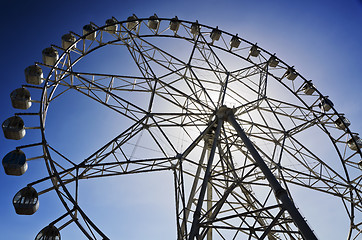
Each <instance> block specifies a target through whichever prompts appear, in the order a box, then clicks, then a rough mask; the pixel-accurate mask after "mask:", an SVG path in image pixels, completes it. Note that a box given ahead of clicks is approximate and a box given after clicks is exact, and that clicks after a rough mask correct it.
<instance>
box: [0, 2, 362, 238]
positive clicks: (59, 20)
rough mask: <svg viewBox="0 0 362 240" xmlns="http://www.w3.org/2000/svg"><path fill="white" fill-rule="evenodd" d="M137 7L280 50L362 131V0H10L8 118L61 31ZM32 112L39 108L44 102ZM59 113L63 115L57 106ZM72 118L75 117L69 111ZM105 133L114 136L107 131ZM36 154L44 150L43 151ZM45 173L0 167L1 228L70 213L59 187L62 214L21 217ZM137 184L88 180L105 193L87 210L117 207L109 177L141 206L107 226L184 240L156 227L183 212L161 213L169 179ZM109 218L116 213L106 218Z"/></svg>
mask: <svg viewBox="0 0 362 240" xmlns="http://www.w3.org/2000/svg"><path fill="white" fill-rule="evenodd" d="M133 13H134V14H136V15H137V16H138V17H148V16H151V15H153V14H154V13H157V15H158V16H159V17H174V16H175V15H177V16H178V17H179V18H180V19H185V20H190V21H194V20H198V21H199V22H200V23H203V24H206V25H209V26H215V27H216V26H218V27H219V28H220V29H222V30H224V31H227V32H230V33H238V34H239V36H241V37H243V38H245V39H247V40H249V41H251V42H257V43H258V45H259V46H261V47H262V48H264V49H266V50H268V51H270V52H275V53H277V56H278V57H279V58H281V59H282V60H284V61H285V62H287V63H288V64H290V65H294V66H295V68H296V69H297V71H298V72H300V73H301V74H302V75H303V76H304V77H306V78H308V79H312V80H313V83H314V84H315V85H316V86H317V88H318V89H319V90H320V91H321V92H322V93H324V94H325V95H328V96H329V97H330V99H331V100H332V101H333V103H334V104H335V108H336V109H337V110H338V111H339V112H342V113H345V114H346V116H347V117H348V119H349V120H350V121H351V122H352V125H351V129H352V131H354V132H359V133H362V121H361V118H362V107H361V104H360V101H359V100H360V97H361V89H362V79H361V76H362V64H361V54H362V44H361V43H362V28H361V26H362V1H358V0H346V1H337V0H329V1H327V0H314V1H313V0H305V1H287V0H276V1H268V0H260V1H244V0H239V1H237V0H224V1H216V0H209V1H196V0H195V1H189V0H186V1H182V2H181V1H179V2H176V1H158V0H154V1H144V0H141V1H137V2H135V1H119V2H118V1H109V0H103V1H94V0H90V1H87V2H86V3H85V2H84V3H81V2H76V1H68V0H64V1H49V0H48V1H3V2H2V6H1V9H0V19H1V22H2V37H1V40H0V50H1V58H0V70H1V73H2V76H1V78H0V81H1V88H0V91H1V94H0V101H1V108H0V114H1V119H2V120H1V121H3V120H5V119H6V118H7V117H10V116H12V115H13V113H15V112H18V111H16V110H14V109H12V107H11V103H10V98H9V95H10V92H11V91H12V90H14V89H15V88H18V87H20V86H21V84H24V83H25V79H24V72H23V71H24V69H25V68H26V67H27V66H28V65H31V64H33V62H34V61H41V51H42V50H43V49H44V48H46V47H48V46H49V45H50V44H57V45H60V38H61V36H62V35H63V34H65V33H67V32H68V31H74V32H76V33H79V34H80V33H81V29H82V26H83V25H85V24H87V23H89V22H90V21H92V22H94V23H96V24H98V25H103V23H104V21H105V20H106V19H108V18H110V17H111V16H114V17H116V18H117V19H118V20H123V19H126V18H127V17H128V16H130V15H132V14H133ZM69 104H71V103H70V102H64V103H62V104H59V106H58V107H59V108H66V107H67V108H68V105H69ZM80 104H81V103H80ZM37 106H38V105H37ZM78 107H81V105H79V106H78ZM32 110H33V111H35V110H34V108H33V109H32ZM63 110H64V109H63ZM51 111H54V112H56V110H55V109H54V110H53V109H52V110H51ZM69 111H70V112H72V111H73V112H77V106H74V107H72V108H70V109H69ZM96 112H97V109H90V110H89V112H87V114H94V113H96ZM108 117H111V116H108ZM24 120H29V121H28V122H26V123H29V122H30V121H33V120H31V118H30V117H29V118H24ZM83 120H84V121H86V119H83ZM67 121H69V122H72V121H73V120H72V118H71V117H69V118H68V119H67ZM109 121H113V120H109ZM113 123H114V122H112V124H113ZM31 124H34V126H35V125H36V124H37V122H36V121H34V122H31V123H29V124H27V126H30V125H31ZM114 124H115V123H114ZM56 125H57V124H56V123H53V128H54V129H53V133H54V134H56V131H58V130H59V129H56V128H57V126H56ZM107 130H108V131H109V130H110V129H107V126H102V127H101V128H100V129H99V130H97V131H99V133H101V132H103V131H107ZM50 132H51V130H50ZM59 134H61V132H59ZM54 138H56V137H54ZM34 139H37V140H38V139H39V136H38V135H37V131H36V130H29V131H28V132H27V136H26V137H25V138H24V139H23V140H21V141H19V142H16V141H12V140H6V139H5V138H4V136H2V135H1V136H0V146H1V147H0V156H4V155H5V154H6V153H7V152H9V151H11V150H13V149H14V148H15V147H16V146H18V145H23V144H26V143H32V142H34ZM104 139H107V137H106V134H105V136H104ZM30 154H34V155H33V156H35V154H36V152H35V151H34V152H31V153H30ZM44 171H45V169H44V167H43V166H42V163H40V162H36V161H33V162H31V163H29V170H28V172H27V173H26V174H25V175H24V176H22V177H11V176H6V175H5V173H4V171H3V170H0V189H1V191H2V194H1V197H0V212H1V216H0V231H1V233H2V236H4V237H5V238H6V239H14V240H18V239H19V240H20V239H33V238H34V237H35V235H36V233H37V232H38V231H39V230H40V229H41V228H42V227H43V226H46V225H47V224H48V223H49V221H51V220H52V219H54V218H56V217H57V216H59V215H60V214H61V213H62V209H61V208H59V209H58V207H59V206H60V205H61V204H60V202H59V201H58V200H57V199H56V196H55V195H54V194H45V195H44V197H43V196H42V198H41V199H40V201H41V207H42V204H44V205H45V206H46V207H45V209H48V210H52V209H53V211H54V213H53V212H52V213H50V212H49V211H48V210H43V211H42V210H41V209H40V210H39V211H38V212H37V213H36V214H35V215H34V216H31V217H28V216H18V215H16V214H15V212H14V209H13V207H12V204H11V200H12V198H13V196H14V194H15V193H16V192H17V191H18V190H19V189H20V188H22V187H23V186H25V185H26V184H27V183H28V182H31V181H34V180H36V177H37V176H42V175H44V174H45V172H44ZM164 177H167V176H158V177H157V178H159V180H158V181H156V182H158V183H160V184H164V188H169V187H170V186H171V185H170V184H169V183H167V182H166V183H165V182H163V181H162V179H164ZM130 181H134V182H135V185H137V186H140V187H138V188H137V189H136V190H135V188H133V187H130V186H129V185H122V183H120V182H119V181H117V180H115V179H114V178H110V179H106V180H102V181H100V182H96V181H91V182H90V183H84V188H85V189H91V188H92V185H93V186H97V189H99V191H100V192H99V193H97V194H94V193H91V195H92V194H94V196H93V195H92V196H93V197H94V199H97V200H96V201H95V202H87V203H85V205H86V206H85V208H86V209H92V208H95V209H101V208H102V205H101V202H100V201H101V200H99V199H98V198H97V197H99V196H103V197H104V198H105V199H104V200H102V201H105V203H108V204H110V205H111V204H115V203H116V202H117V201H118V200H119V199H117V197H114V196H107V193H108V191H107V190H106V189H102V187H101V186H103V184H105V185H107V186H108V187H109V188H110V189H112V191H115V192H119V193H120V195H121V196H124V197H122V201H124V202H125V206H128V205H127V203H128V204H129V205H130V206H132V205H133V206H134V208H132V209H134V210H132V211H130V209H129V208H128V207H124V206H115V209H116V210H119V211H120V212H122V213H124V215H125V216H127V220H119V219H118V220H114V219H116V217H117V216H118V213H117V212H116V211H114V212H111V213H109V215H107V216H102V215H101V214H99V215H98V213H95V215H96V218H97V222H102V223H101V224H100V225H102V227H103V228H104V229H107V228H111V227H108V226H107V224H106V223H107V221H108V220H109V219H110V220H111V221H112V222H114V221H119V224H120V228H121V229H123V230H125V237H124V239H126V238H128V239H142V238H143V239H144V238H145V236H147V234H148V233H150V234H151V233H152V232H154V233H153V235H152V234H151V236H155V237H154V238H153V239H175V238H172V237H173V236H174V235H173V234H174V231H175V230H174V229H171V230H167V231H166V233H163V232H162V233H160V231H156V230H155V228H156V227H157V225H160V224H162V225H164V226H166V227H165V229H169V228H171V227H172V224H170V223H172V220H173V219H172V218H173V215H172V214H173V212H172V213H170V212H167V211H166V212H165V211H161V210H162V209H165V208H167V207H170V208H171V210H172V211H173V209H172V206H173V203H172V202H170V201H168V200H165V198H166V196H164V194H165V193H164V192H163V191H160V190H159V189H160V187H159V186H152V184H147V183H148V181H149V180H148V176H142V177H140V178H132V179H131V178H130ZM130 192H132V193H130ZM155 192H156V193H157V194H155ZM154 195H157V197H155V196H154ZM142 198H144V199H149V204H151V205H152V206H153V208H152V210H151V213H148V214H146V216H143V215H142V213H144V212H146V211H149V210H147V209H148V207H149V205H147V204H145V203H143V201H138V200H139V199H142ZM134 199H137V201H136V200H134ZM311 204H313V202H312V203H311ZM166 206H167V207H166ZM96 212H97V211H96ZM101 218H105V219H108V220H107V221H102V219H101ZM164 219H171V221H165V220H164ZM138 221H139V222H140V225H142V222H145V223H148V224H151V225H149V229H148V233H145V232H142V231H140V230H139V229H138V230H135V231H136V233H135V234H134V235H132V234H131V231H130V229H132V226H134V224H135V222H138ZM168 224H169V225H168ZM19 226H21V227H22V230H21V231H19V229H18V227H19ZM110 226H114V225H112V224H110ZM153 226H155V228H153ZM169 226H170V227H169ZM110 231H111V230H110ZM317 233H318V231H317ZM72 234H73V233H72V232H70V231H68V232H66V233H65V234H64V235H63V239H72V238H71V237H69V236H70V235H72ZM74 234H78V233H74ZM143 234H145V235H143ZM318 234H319V236H321V239H323V236H328V235H324V234H325V233H323V232H320V233H318ZM66 236H68V238H67V237H66ZM79 239H81V238H79ZM330 239H331V238H330ZM335 239H339V238H335Z"/></svg>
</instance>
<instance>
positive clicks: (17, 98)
mask: <svg viewBox="0 0 362 240" xmlns="http://www.w3.org/2000/svg"><path fill="white" fill-rule="evenodd" d="M10 99H11V105H12V106H13V108H17V109H28V108H30V107H31V97H30V92H29V90H28V89H26V88H25V87H22V88H17V89H15V90H14V91H12V92H11V94H10Z"/></svg>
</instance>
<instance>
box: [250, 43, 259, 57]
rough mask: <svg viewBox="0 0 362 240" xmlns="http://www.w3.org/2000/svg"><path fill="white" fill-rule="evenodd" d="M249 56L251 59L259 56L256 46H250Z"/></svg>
mask: <svg viewBox="0 0 362 240" xmlns="http://www.w3.org/2000/svg"><path fill="white" fill-rule="evenodd" d="M249 54H250V56H252V57H257V56H259V54H260V50H259V49H258V47H257V46H256V45H253V46H251V48H250V50H249Z"/></svg>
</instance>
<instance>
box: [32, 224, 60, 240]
mask: <svg viewBox="0 0 362 240" xmlns="http://www.w3.org/2000/svg"><path fill="white" fill-rule="evenodd" d="M35 240H60V232H59V230H58V228H56V227H55V226H53V225H49V226H46V227H45V228H43V229H42V230H41V231H40V232H39V233H38V235H36V237H35Z"/></svg>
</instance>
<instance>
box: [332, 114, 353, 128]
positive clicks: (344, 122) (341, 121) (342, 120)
mask: <svg viewBox="0 0 362 240" xmlns="http://www.w3.org/2000/svg"><path fill="white" fill-rule="evenodd" d="M334 125H335V126H336V128H338V129H341V130H346V128H347V127H349V125H351V122H350V121H349V120H348V119H347V118H346V117H344V116H340V117H339V118H337V120H336V121H334Z"/></svg>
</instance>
